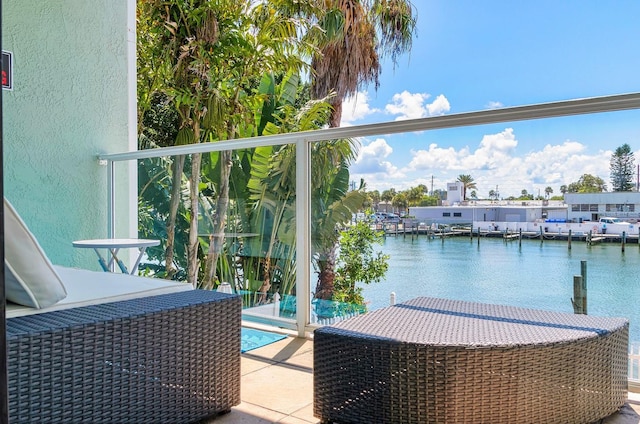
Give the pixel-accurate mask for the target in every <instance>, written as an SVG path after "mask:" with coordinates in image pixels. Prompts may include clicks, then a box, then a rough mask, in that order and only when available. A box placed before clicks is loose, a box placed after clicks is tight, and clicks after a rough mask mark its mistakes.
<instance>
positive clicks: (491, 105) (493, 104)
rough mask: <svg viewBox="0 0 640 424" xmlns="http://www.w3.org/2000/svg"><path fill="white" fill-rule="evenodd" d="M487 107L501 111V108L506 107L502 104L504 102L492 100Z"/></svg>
mask: <svg viewBox="0 0 640 424" xmlns="http://www.w3.org/2000/svg"><path fill="white" fill-rule="evenodd" d="M485 107H486V108H487V109H500V108H501V107H504V105H503V104H502V102H498V101H494V100H491V101H490V102H489V103H487V104H486V106H485Z"/></svg>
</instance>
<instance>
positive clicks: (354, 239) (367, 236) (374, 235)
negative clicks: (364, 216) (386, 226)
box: [334, 221, 389, 307]
mask: <svg viewBox="0 0 640 424" xmlns="http://www.w3.org/2000/svg"><path fill="white" fill-rule="evenodd" d="M382 237H383V236H382V233H381V232H379V231H375V230H373V229H372V228H371V226H370V225H368V224H367V223H366V222H362V221H361V222H358V223H356V224H355V225H352V226H351V227H349V228H348V229H346V230H345V231H342V232H341V234H340V253H339V255H338V261H337V263H338V267H337V270H336V271H337V276H336V280H335V295H334V299H335V300H337V301H339V302H343V303H349V304H352V305H357V306H361V307H364V306H365V303H364V298H363V297H362V287H358V285H357V284H358V283H363V284H371V283H374V282H378V281H380V280H381V279H382V278H383V277H384V276H385V274H386V272H387V269H388V267H389V264H388V260H389V255H385V254H383V253H382V252H374V249H373V246H374V245H375V244H376V243H380V242H381V241H382Z"/></svg>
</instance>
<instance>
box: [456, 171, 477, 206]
mask: <svg viewBox="0 0 640 424" xmlns="http://www.w3.org/2000/svg"><path fill="white" fill-rule="evenodd" d="M457 181H458V182H461V183H462V200H467V189H472V190H473V189H477V188H478V187H476V183H475V181H474V180H473V177H472V176H471V175H468V174H460V175H458V180H457Z"/></svg>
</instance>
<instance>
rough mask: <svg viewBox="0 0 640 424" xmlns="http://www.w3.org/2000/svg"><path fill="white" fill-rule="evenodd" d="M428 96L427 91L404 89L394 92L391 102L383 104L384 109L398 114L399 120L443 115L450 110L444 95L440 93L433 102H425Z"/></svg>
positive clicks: (392, 113)
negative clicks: (418, 91)
mask: <svg viewBox="0 0 640 424" xmlns="http://www.w3.org/2000/svg"><path fill="white" fill-rule="evenodd" d="M430 97H431V95H430V94H427V93H410V92H408V91H406V90H405V91H403V92H402V93H399V94H394V96H393V98H392V103H390V104H388V105H387V106H385V111H386V112H387V113H389V114H391V115H398V116H397V117H396V121H399V120H405V119H417V118H424V117H427V116H436V115H443V114H445V113H446V112H448V111H449V110H450V108H451V106H450V105H449V101H448V100H447V98H446V97H445V96H444V95H442V94H440V95H439V96H438V97H436V98H435V100H434V101H433V102H431V103H426V101H427V99H429V98H430Z"/></svg>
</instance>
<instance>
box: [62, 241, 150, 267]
mask: <svg viewBox="0 0 640 424" xmlns="http://www.w3.org/2000/svg"><path fill="white" fill-rule="evenodd" d="M159 244H160V240H149V239H94V240H76V241H74V242H73V247H78V248H81V249H93V250H94V251H95V252H96V255H98V262H100V266H102V269H103V270H104V271H105V272H114V270H115V266H114V264H118V267H119V268H120V271H122V272H123V273H124V274H128V273H129V271H127V267H126V266H125V265H124V263H123V262H122V261H121V260H120V259H119V258H118V252H119V251H120V249H131V248H137V249H138V258H137V259H136V263H135V264H134V265H133V267H132V268H131V273H130V274H132V275H133V274H134V273H135V272H136V270H137V269H138V265H139V264H140V261H141V260H142V255H144V252H145V250H147V247H151V246H157V245H159ZM99 249H107V251H108V252H109V253H108V254H107V257H108V262H107V259H106V258H105V257H104V256H102V254H101V253H100V250H99Z"/></svg>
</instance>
